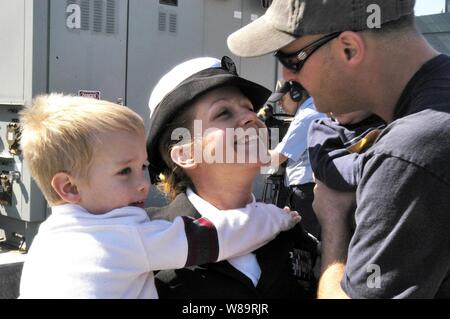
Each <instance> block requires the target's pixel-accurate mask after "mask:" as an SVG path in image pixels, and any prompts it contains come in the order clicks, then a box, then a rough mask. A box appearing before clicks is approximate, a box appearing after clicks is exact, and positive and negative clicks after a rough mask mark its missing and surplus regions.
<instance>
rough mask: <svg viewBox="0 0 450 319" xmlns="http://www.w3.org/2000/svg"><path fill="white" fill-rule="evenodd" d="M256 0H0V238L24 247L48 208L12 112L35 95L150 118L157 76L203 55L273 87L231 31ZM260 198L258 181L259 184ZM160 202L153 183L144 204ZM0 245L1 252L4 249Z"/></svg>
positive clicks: (273, 67) (270, 76) (271, 66)
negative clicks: (96, 102) (61, 96)
mask: <svg viewBox="0 0 450 319" xmlns="http://www.w3.org/2000/svg"><path fill="white" fill-rule="evenodd" d="M264 2H267V1H261V0H172V1H170V0H14V1H11V0H0V43H2V47H3V48H8V49H3V50H2V51H0V70H1V72H0V165H1V171H0V173H1V174H0V240H1V241H2V243H3V244H5V243H6V244H8V245H12V246H15V247H19V246H21V247H22V248H25V247H26V246H29V245H30V244H31V242H32V239H33V237H34V235H35V234H36V232H37V229H38V226H39V224H40V223H41V222H42V221H44V220H45V219H46V218H47V216H48V214H49V209H48V207H47V203H46V201H45V200H44V198H43V196H42V194H41V192H40V191H39V189H38V188H37V186H36V184H35V183H34V182H33V180H32V179H31V177H30V175H29V172H28V170H27V167H26V165H24V163H23V159H22V156H21V155H20V147H18V145H19V142H20V129H19V126H18V123H17V119H18V112H19V111H20V109H21V108H22V107H23V106H24V105H26V104H29V103H30V102H31V101H32V98H33V97H34V96H36V95H38V94H41V93H47V92H62V93H67V94H75V95H90V96H95V97H100V98H102V99H105V100H109V101H112V102H118V103H123V104H125V105H127V106H128V107H130V108H131V109H133V110H135V111H136V112H137V113H139V114H140V115H141V116H142V117H143V118H144V120H145V123H146V126H148V122H149V111H148V106H147V104H148V99H149V96H150V93H151V89H152V88H153V87H154V85H155V84H156V82H157V80H158V79H159V78H160V77H161V76H162V75H163V74H164V73H166V72H167V71H169V70H170V69H171V68H172V67H173V66H175V65H176V64H178V63H180V62H182V61H184V60H187V59H190V58H194V57H199V56H215V57H219V58H220V57H221V56H223V55H229V56H231V57H232V58H233V59H234V60H235V62H236V64H237V67H238V71H239V73H240V74H241V75H242V76H244V77H246V78H249V79H251V80H254V81H257V82H259V83H261V84H263V85H265V86H266V87H267V88H269V89H273V88H274V86H275V81H276V78H277V75H278V72H277V63H276V61H275V59H274V58H273V57H272V56H265V57H260V58H254V59H240V58H238V57H236V56H233V55H232V54H231V53H230V52H229V51H228V48H227V45H226V38H227V36H228V35H229V34H230V33H232V32H233V31H235V30H237V29H239V28H241V27H242V26H243V25H245V24H247V23H249V22H251V21H252V20H254V19H256V18H257V17H258V16H260V15H261V14H263V13H264V11H265V8H264V7H263V3H264ZM255 187H256V193H257V195H258V196H261V192H262V178H260V179H259V180H258V181H256V182H255ZM165 202H166V201H165V199H164V198H163V197H162V196H161V194H160V193H158V192H157V191H156V190H155V189H152V190H151V193H150V196H149V200H148V205H152V206H159V205H163V204H164V203H165ZM0 251H1V250H0Z"/></svg>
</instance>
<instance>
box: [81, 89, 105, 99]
mask: <svg viewBox="0 0 450 319" xmlns="http://www.w3.org/2000/svg"><path fill="white" fill-rule="evenodd" d="M78 96H82V97H89V98H91V99H97V100H100V91H90V90H79V91H78Z"/></svg>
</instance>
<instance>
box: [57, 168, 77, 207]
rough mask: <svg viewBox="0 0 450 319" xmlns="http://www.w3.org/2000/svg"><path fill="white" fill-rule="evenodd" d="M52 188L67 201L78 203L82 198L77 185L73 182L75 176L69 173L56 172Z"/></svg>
mask: <svg viewBox="0 0 450 319" xmlns="http://www.w3.org/2000/svg"><path fill="white" fill-rule="evenodd" d="M52 188H53V190H54V191H55V192H56V193H57V194H58V195H59V196H60V197H61V199H62V200H63V201H65V202H67V203H70V204H77V203H79V202H80V200H81V196H80V193H79V192H78V189H77V186H76V185H75V184H74V183H73V178H72V177H71V176H70V175H69V174H67V173H64V172H60V173H56V174H55V176H53V178H52Z"/></svg>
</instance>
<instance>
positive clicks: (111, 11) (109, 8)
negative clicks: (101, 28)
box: [106, 0, 116, 34]
mask: <svg viewBox="0 0 450 319" xmlns="http://www.w3.org/2000/svg"><path fill="white" fill-rule="evenodd" d="M115 32H116V1H115V0H107V1H106V33H108V34H114V33H115Z"/></svg>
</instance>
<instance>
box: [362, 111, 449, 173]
mask: <svg viewBox="0 0 450 319" xmlns="http://www.w3.org/2000/svg"><path fill="white" fill-rule="evenodd" d="M448 109H449V111H448V112H439V111H436V110H433V109H425V110H423V111H421V112H418V113H414V114H411V115H408V116H405V117H403V118H400V119H398V120H396V121H394V122H392V123H391V124H389V125H388V126H387V127H386V129H385V130H384V131H383V133H382V134H381V135H380V137H379V138H378V140H377V141H376V143H375V144H374V145H373V147H372V148H371V149H369V151H368V152H367V153H366V160H368V159H369V158H371V157H373V156H382V157H394V158H397V159H399V160H402V161H405V162H408V163H411V164H413V165H415V166H417V167H421V168H423V169H425V170H426V171H428V172H431V173H437V172H439V173H438V174H437V175H440V176H445V179H446V180H447V181H450V165H449V162H448V159H449V158H450V143H448V141H449V140H450V104H449V108H448Z"/></svg>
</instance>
